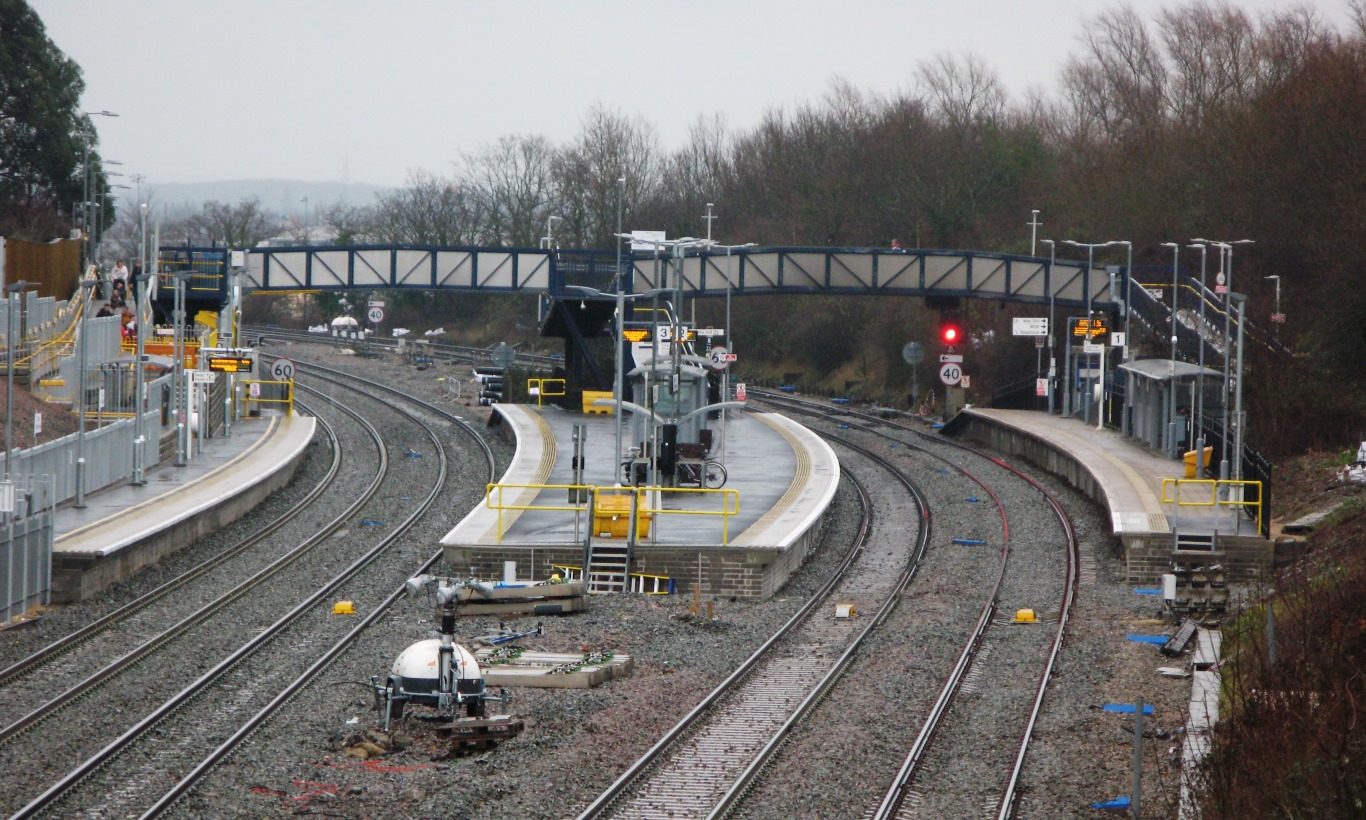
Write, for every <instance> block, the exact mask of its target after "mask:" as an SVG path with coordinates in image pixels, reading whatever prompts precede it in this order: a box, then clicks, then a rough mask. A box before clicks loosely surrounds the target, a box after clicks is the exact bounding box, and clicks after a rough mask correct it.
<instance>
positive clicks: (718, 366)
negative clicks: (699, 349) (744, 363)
mask: <svg viewBox="0 0 1366 820" xmlns="http://www.w3.org/2000/svg"><path fill="white" fill-rule="evenodd" d="M733 361H735V354H734V353H731V352H730V351H729V350H727V349H726V348H725V346H724V345H717V346H716V347H713V348H712V349H711V369H712V370H725V369H726V368H727V367H730V363H731V362H733Z"/></svg>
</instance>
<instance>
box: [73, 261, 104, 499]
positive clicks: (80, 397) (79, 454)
mask: <svg viewBox="0 0 1366 820" xmlns="http://www.w3.org/2000/svg"><path fill="white" fill-rule="evenodd" d="M99 286H100V280H99V276H98V275H97V276H96V277H95V278H94V279H90V280H82V281H81V299H82V302H83V304H82V307H81V321H80V324H79V325H78V326H77V327H78V329H79V334H78V335H79V337H80V338H79V339H78V340H77V342H78V344H77V347H78V348H79V350H78V351H77V352H78V354H79V356H78V358H77V364H76V393H75V401H76V403H77V404H76V408H77V409H76V503H75V506H76V509H78V510H83V509H85V362H86V352H85V349H86V348H87V347H88V346H89V345H90V333H89V328H90V323H89V321H88V319H89V318H90V303H91V302H92V301H93V300H94V298H95V288H97V287H99Z"/></svg>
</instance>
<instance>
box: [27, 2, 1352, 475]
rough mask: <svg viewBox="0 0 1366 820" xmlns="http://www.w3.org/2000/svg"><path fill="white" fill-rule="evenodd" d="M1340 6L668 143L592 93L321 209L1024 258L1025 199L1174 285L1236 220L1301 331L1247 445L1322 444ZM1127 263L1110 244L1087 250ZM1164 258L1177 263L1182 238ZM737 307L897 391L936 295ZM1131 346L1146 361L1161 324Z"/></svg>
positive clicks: (989, 352)
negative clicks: (1036, 82)
mask: <svg viewBox="0 0 1366 820" xmlns="http://www.w3.org/2000/svg"><path fill="white" fill-rule="evenodd" d="M4 2H12V0H4ZM1348 9H1349V11H1350V13H1351V19H1352V25H1351V26H1350V27H1349V29H1348V30H1346V31H1342V30H1338V29H1336V28H1334V27H1333V26H1330V25H1329V24H1327V23H1325V22H1324V21H1323V20H1322V18H1321V17H1320V16H1319V15H1318V14H1317V13H1316V12H1315V11H1313V10H1312V9H1309V8H1305V7H1300V8H1292V9H1288V10H1285V11H1281V12H1276V13H1270V14H1265V15H1262V16H1254V15H1251V14H1249V13H1247V12H1245V11H1243V10H1241V9H1239V8H1237V7H1235V6H1233V5H1229V4H1227V3H1223V2H1209V1H1208V0H1200V1H1198V2H1191V3H1185V4H1181V5H1174V6H1171V7H1169V8H1167V9H1165V10H1163V11H1161V12H1160V13H1158V14H1157V15H1155V16H1154V17H1153V18H1151V19H1145V18H1143V17H1141V16H1140V15H1139V14H1138V13H1137V12H1136V11H1134V10H1133V9H1132V8H1129V7H1127V6H1117V7H1115V8H1113V9H1110V10H1106V11H1103V12H1101V13H1099V14H1097V15H1096V16H1094V17H1091V18H1089V19H1087V20H1085V21H1084V23H1083V25H1082V28H1081V31H1082V34H1081V36H1080V37H1079V39H1078V45H1077V47H1076V49H1075V51H1074V53H1073V54H1072V55H1071V56H1070V58H1069V59H1068V61H1067V63H1066V65H1065V67H1064V69H1063V70H1062V72H1061V75H1060V77H1059V78H1058V84H1057V90H1056V93H1053V94H1051V95H1050V94H1046V93H1044V92H1043V91H1041V90H1034V91H1031V92H1030V93H1028V94H1027V95H1025V97H1024V98H1023V99H1013V98H1012V97H1011V96H1010V95H1009V94H1008V93H1007V91H1006V90H1005V88H1004V86H1003V85H1002V83H1001V81H1000V78H999V76H998V75H997V74H996V72H995V71H994V70H993V69H992V68H991V66H990V65H989V64H987V63H986V62H985V61H984V60H982V59H980V58H978V57H975V56H972V55H965V56H960V55H944V56H940V57H937V58H934V59H931V60H927V61H924V62H922V63H920V64H918V65H916V66H915V67H914V68H913V70H912V72H911V80H912V82H911V83H910V85H909V87H908V88H907V89H906V90H904V91H900V92H896V93H893V94H888V95H877V94H872V93H868V92H865V91H862V90H860V89H858V88H855V87H854V86H852V85H851V84H849V83H847V82H844V81H841V80H838V79H836V80H834V81H832V82H831V84H830V86H829V88H828V89H827V90H826V91H825V93H824V95H823V97H821V98H820V99H818V100H815V101H812V102H809V103H806V104H802V105H797V106H792V107H786V108H773V109H770V110H769V111H768V112H766V113H765V114H764V115H763V117H762V118H761V120H760V121H759V122H758V123H757V124H755V125H753V126H751V127H748V128H742V129H736V128H732V127H731V126H730V125H729V124H728V123H727V122H726V121H725V120H724V118H722V117H719V116H699V117H698V119H697V120H696V121H695V122H694V124H693V126H692V128H691V129H690V133H689V136H688V138H687V140H686V141H685V143H684V144H683V146H682V147H681V148H679V149H677V150H674V151H667V150H665V149H664V147H663V145H662V143H661V140H660V139H659V136H658V134H657V132H656V130H655V128H654V127H653V126H652V125H651V124H650V123H648V122H646V121H644V120H642V119H640V118H632V117H628V116H625V115H623V114H621V113H620V112H619V111H617V110H615V109H613V108H611V107H610V106H608V105H605V104H599V105H596V106H594V107H593V108H592V109H591V110H589V111H588V112H587V113H586V115H585V116H584V119H583V122H582V124H581V127H580V129H579V132H578V133H577V134H576V136H574V137H573V138H572V139H570V140H568V141H567V142H566V143H564V144H558V145H557V144H554V143H552V142H551V141H550V140H548V139H547V138H546V137H544V136H540V135H528V134H519V135H509V136H505V137H503V138H501V139H499V140H497V141H495V142H493V143H491V144H487V145H483V146H480V147H478V148H476V149H474V150H471V151H467V152H462V153H460V154H459V155H458V156H456V157H454V158H453V161H452V165H451V167H450V169H449V170H447V171H445V172H441V171H436V170H430V169H415V170H413V171H412V172H411V173H410V177H409V179H408V181H407V183H406V184H405V185H404V186H403V187H401V188H399V189H396V190H393V191H390V192H387V193H384V194H381V195H378V196H377V197H376V200H375V202H374V203H373V204H372V205H370V206H369V207H365V208H355V207H350V206H346V205H342V204H337V205H333V206H328V207H323V208H320V209H318V211H317V212H316V214H315V220H314V221H315V222H317V223H320V225H322V226H326V228H327V233H328V235H329V237H330V240H331V241H336V242H339V243H342V244H345V243H366V242H375V243H415V244H439V245H507V246H519V247H535V246H536V245H538V244H539V242H540V240H541V238H542V237H543V236H544V235H545V234H546V229H547V221H548V220H549V219H550V218H551V217H556V218H557V219H556V221H555V224H554V226H553V234H554V237H555V241H556V243H557V244H558V245H561V246H565V247H588V248H600V249H609V248H612V247H614V246H615V239H614V238H613V235H614V234H615V232H616V231H617V225H618V219H619V216H618V214H619V212H620V213H621V214H622V216H621V217H620V218H621V222H622V224H623V226H624V227H625V228H626V229H627V230H630V229H647V228H648V229H657V230H658V229H662V230H665V231H667V232H668V234H669V235H670V236H682V235H692V236H697V235H705V233H706V231H707V228H706V225H705V223H704V221H703V215H704V214H705V213H706V212H707V205H708V203H712V204H713V205H714V208H713V213H714V214H715V215H716V216H717V217H718V218H717V220H716V222H715V224H714V233H713V235H714V236H715V238H717V239H718V240H719V241H721V242H725V243H743V242H754V243H757V244H759V245H807V246H810V245H818V246H836V247H841V246H849V247H868V246H872V247H886V246H887V245H888V243H889V242H890V241H891V240H892V239H893V238H897V239H900V241H901V243H902V244H903V245H905V246H907V247H921V248H968V249H976V250H987V251H999V252H1006V253H1029V252H1031V247H1030V236H1031V234H1030V230H1031V229H1030V227H1029V226H1027V225H1026V223H1027V222H1028V221H1029V219H1030V214H1031V212H1032V211H1033V210H1035V209H1037V210H1039V211H1040V212H1041V214H1042V223H1043V225H1042V227H1041V228H1040V229H1039V232H1038V236H1039V237H1040V238H1049V239H1052V240H1054V241H1055V242H1058V243H1059V244H1058V245H1055V246H1054V247H1055V249H1056V251H1057V253H1058V254H1059V255H1060V256H1061V255H1062V254H1063V253H1064V252H1067V251H1068V250H1069V249H1068V248H1066V247H1065V246H1062V245H1061V244H1060V243H1061V240H1064V239H1075V240H1078V241H1080V242H1102V241H1107V240H1127V241H1130V242H1132V243H1133V255H1134V264H1135V270H1136V279H1137V280H1138V281H1140V282H1143V281H1158V282H1160V281H1163V280H1164V279H1166V280H1168V281H1169V279H1168V276H1169V272H1170V269H1171V264H1172V253H1171V251H1170V250H1169V249H1166V248H1164V247H1162V243H1163V242H1178V243H1182V244H1186V243H1188V242H1189V241H1190V240H1191V239H1193V238H1195V237H1207V238H1213V239H1218V240H1237V239H1252V240H1255V244H1252V245H1243V246H1239V247H1238V249H1237V251H1236V267H1235V269H1234V274H1235V276H1236V279H1235V282H1234V289H1235V290H1237V291H1240V292H1245V293H1247V294H1248V295H1249V305H1250V307H1249V316H1250V317H1251V318H1252V320H1253V321H1254V322H1256V323H1258V324H1260V325H1262V326H1264V327H1270V326H1271V325H1270V315H1271V313H1272V312H1273V310H1274V307H1275V305H1274V299H1275V294H1274V290H1275V283H1274V282H1273V281H1271V280H1268V279H1266V277H1268V276H1273V275H1274V276H1279V277H1280V279H1279V284H1280V286H1281V304H1280V309H1281V312H1282V313H1284V314H1286V317H1287V321H1286V322H1285V323H1284V324H1283V325H1280V326H1279V327H1276V328H1275V330H1276V331H1277V332H1278V334H1279V337H1280V340H1281V341H1282V342H1285V343H1286V344H1287V345H1288V346H1289V347H1290V348H1291V349H1292V350H1293V351H1294V356H1293V357H1286V356H1284V355H1281V354H1278V353H1276V352H1275V351H1274V350H1272V349H1271V348H1269V347H1265V346H1261V345H1253V346H1252V347H1251V349H1250V350H1249V354H1248V355H1249V359H1248V373H1249V374H1250V375H1249V376H1248V378H1247V379H1246V380H1245V381H1246V383H1245V397H1246V399H1247V401H1248V403H1249V408H1250V414H1251V417H1252V418H1253V419H1254V425H1253V427H1252V429H1251V431H1250V432H1251V433H1252V440H1253V441H1255V442H1256V443H1258V444H1259V445H1260V446H1263V447H1265V448H1266V449H1267V450H1268V451H1269V452H1271V453H1273V454H1274V453H1276V452H1289V451H1292V450H1298V449H1303V448H1305V447H1309V446H1320V445H1321V446H1329V445H1331V446H1338V445H1340V444H1341V442H1342V441H1343V440H1344V439H1350V438H1352V437H1354V436H1356V435H1357V434H1358V433H1359V432H1360V430H1359V428H1360V419H1361V416H1362V408H1363V406H1366V402H1363V400H1362V399H1361V398H1359V396H1361V394H1362V388H1363V387H1366V383H1364V382H1366V368H1362V367H1361V366H1360V361H1361V359H1362V353H1363V351H1366V330H1364V329H1366V289H1362V288H1360V287H1358V286H1356V281H1357V274H1356V272H1357V271H1358V270H1360V269H1361V268H1362V265H1363V262H1366V259H1364V258H1363V257H1366V248H1363V247H1362V243H1361V242H1360V241H1359V239H1360V238H1361V237H1362V236H1363V230H1362V219H1363V216H1362V215H1363V214H1364V213H1366V167H1363V166H1364V165H1366V157H1364V156H1363V155H1362V152H1361V150H1360V146H1361V145H1363V144H1366V140H1363V136H1366V134H1363V130H1364V129H1366V5H1363V0H1348ZM5 156H8V154H5ZM618 180H625V182H624V183H622V184H621V185H620V186H619V183H618ZM54 202H56V203H57V207H58V209H60V203H59V202H58V201H57V199H54ZM313 229H314V230H317V229H318V226H313ZM161 230H162V233H161V235H162V241H163V242H165V241H167V239H168V238H175V237H177V236H184V237H185V240H186V241H189V238H190V237H197V238H199V240H200V241H203V240H204V239H208V240H210V241H226V242H227V243H228V244H230V245H233V246H239V247H240V246H249V245H253V244H255V243H256V242H257V241H260V240H261V239H264V238H267V237H270V236H276V235H279V234H281V233H284V234H286V235H287V236H289V235H292V236H295V237H304V236H311V235H312V234H306V233H305V226H303V225H301V224H299V222H298V220H297V219H296V220H293V221H292V222H291V221H289V220H285V219H283V218H281V217H279V216H278V215H274V214H271V213H269V212H267V211H266V210H265V209H263V208H262V207H261V205H260V203H259V201H256V200H244V201H243V202H240V203H235V204H230V203H207V204H205V205H204V206H203V208H202V210H201V212H198V213H194V214H190V215H187V216H185V217H184V218H183V220H182V221H180V222H178V223H173V224H167V225H164V226H163V227H162V229H161ZM116 233H117V231H116ZM1035 252H1039V253H1043V255H1047V254H1046V252H1044V251H1043V250H1042V246H1040V248H1039V249H1036V250H1035ZM1073 253H1075V251H1073ZM1074 258H1075V257H1074ZM1214 259H1216V255H1215V254H1210V260H1211V267H1210V271H1209V272H1210V276H1211V278H1212V277H1213V275H1214V273H1215V272H1216V268H1215V263H1214V262H1213V260H1214ZM1125 261H1126V258H1125V256H1124V255H1123V251H1122V250H1110V251H1104V252H1102V253H1101V254H1100V255H1098V256H1097V258H1096V262H1097V263H1098V264H1124V263H1125ZM1179 263H1180V265H1181V266H1182V268H1183V269H1184V270H1185V271H1186V272H1187V273H1198V264H1199V263H1198V257H1197V256H1196V254H1195V253H1194V252H1193V251H1183V253H1182V254H1181V257H1180V258H1179ZM1164 271H1165V272H1166V273H1165V274H1164V273H1163V272H1164ZM408 298H410V299H412V300H413V301H414V305H413V310H414V311H415V312H416V311H420V310H428V311H430V312H432V313H434V314H439V313H440V312H441V311H444V310H447V309H448V308H450V306H451V305H459V306H460V308H459V310H458V311H456V312H457V313H459V314H460V315H462V316H463V315H470V316H474V315H476V314H478V313H479V309H478V308H476V307H475V306H474V305H473V303H468V304H467V303H464V302H461V300H459V299H454V298H452V299H450V300H440V299H439V300H435V301H434V300H433V299H431V298H427V297H408ZM517 305H518V303H516V302H515V301H513V302H510V303H509V305H508V306H507V307H506V309H505V310H499V311H493V314H494V315H492V316H481V317H480V318H481V321H483V326H484V327H485V329H490V330H497V331H498V332H501V333H513V332H515V331H516V328H514V327H512V324H514V321H513V317H514V316H516V315H518V311H519V310H521V308H520V307H518V306H517ZM330 309H331V305H330V304H324V305H323V306H322V307H321V308H320V310H321V311H322V312H323V313H326V312H327V310H330ZM719 310H720V307H719V306H717V305H710V304H703V305H702V306H700V307H699V309H698V312H699V316H703V317H711V318H714V317H715V316H716V315H717V313H718V312H719ZM1029 312H1030V311H1028V310H1025V311H1024V314H1028V313H1029ZM1033 312H1037V311H1033ZM734 314H735V324H736V326H737V328H738V329H739V334H738V335H739V336H740V338H738V339H737V344H738V345H739V346H740V347H741V348H742V349H743V350H745V351H746V356H745V364H746V366H747V367H750V368H754V369H755V371H756V372H764V373H770V374H782V373H793V374H800V375H801V376H802V377H803V378H805V379H806V380H808V381H810V382H812V383H817V384H823V385H827V386H832V387H839V386H844V385H849V386H850V387H851V389H853V388H854V386H855V385H858V388H857V389H862V390H867V391H870V393H871V394H872V395H873V396H874V397H877V398H881V399H884V400H904V397H905V393H906V390H907V388H908V386H909V385H910V383H911V382H912V380H913V379H914V378H916V376H915V374H913V373H911V372H910V371H909V368H907V366H906V365H905V364H904V363H903V362H902V361H901V358H900V350H901V348H902V346H903V345H904V344H905V342H907V341H913V340H920V341H924V342H929V341H930V340H931V330H930V328H931V326H932V315H931V314H928V313H927V312H926V311H925V310H924V308H923V306H922V305H921V304H920V303H919V301H918V300H910V299H905V298H897V297H885V296H882V297H867V298H855V299H850V298H840V299H833V298H832V299H826V298H810V297H802V298H797V297H776V296H774V297H750V298H746V299H742V300H737V301H736V303H735V306H734ZM964 314H965V315H964V319H965V321H966V322H967V324H968V328H969V331H970V332H971V333H972V334H973V337H974V339H975V340H976V342H977V344H978V347H977V348H976V349H975V350H974V351H973V353H974V355H973V358H972V359H971V360H970V362H969V369H970V370H971V371H972V372H974V393H975V394H976V396H979V397H983V398H979V400H985V399H987V398H989V392H988V391H989V390H990V389H991V388H992V387H994V386H1000V385H1004V384H1006V383H1008V382H1010V381H1013V380H1015V379H1016V378H1017V377H1018V375H1019V374H1021V373H1032V372H1033V369H1034V366H1035V361H1036V360H1035V353H1034V351H1033V350H1032V349H1023V348H1021V347H1020V346H1018V345H1017V344H1016V343H1015V342H1014V341H1013V340H1012V339H1011V338H1010V335H1009V318H1010V317H1011V316H1012V315H1024V314H1021V309H1019V308H1015V307H1009V306H1002V305H992V304H985V303H974V304H969V305H967V306H966V307H965V309H964ZM524 319H525V317H523V320H524ZM416 320H417V317H416V314H415V321H416ZM493 320H497V321H493ZM490 322H492V323H490ZM443 323H447V321H446V319H445V317H443V316H441V315H434V316H433V319H432V322H431V324H433V325H439V324H443ZM521 324H522V325H523V330H524V331H525V332H532V333H534V329H532V328H526V324H527V322H525V321H521ZM851 328H854V329H856V330H857V332H856V333H851V332H850V329H851ZM1139 344H1140V346H1144V345H1146V348H1147V350H1148V353H1149V354H1150V355H1152V354H1160V352H1161V351H1162V350H1163V349H1164V348H1163V345H1164V344H1165V342H1164V341H1163V340H1162V339H1151V338H1150V339H1141V340H1139ZM928 375H929V374H919V376H920V381H921V382H922V383H923V382H924V381H926V380H927V379H926V377H927V376H928ZM978 385H980V387H979V386H978Z"/></svg>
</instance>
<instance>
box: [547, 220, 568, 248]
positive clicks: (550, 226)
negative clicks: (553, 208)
mask: <svg viewBox="0 0 1366 820" xmlns="http://www.w3.org/2000/svg"><path fill="white" fill-rule="evenodd" d="M563 221H564V217H562V216H547V217H546V218H545V236H543V237H541V247H542V248H545V249H546V250H552V251H553V250H555V229H554V225H555V223H556V222H563Z"/></svg>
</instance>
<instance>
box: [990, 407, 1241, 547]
mask: <svg viewBox="0 0 1366 820" xmlns="http://www.w3.org/2000/svg"><path fill="white" fill-rule="evenodd" d="M963 412H964V413H968V414H972V415H976V416H980V417H983V418H987V419H990V420H992V421H993V422H995V423H997V424H1000V425H1002V426H1005V427H1011V428H1014V429H1017V430H1020V431H1023V432H1026V433H1029V434H1032V435H1034V436H1035V437H1037V438H1040V439H1042V440H1044V441H1046V442H1048V443H1050V444H1051V445H1052V446H1053V447H1054V448H1055V449H1058V450H1061V451H1063V452H1065V453H1067V454H1068V455H1070V456H1071V457H1072V458H1073V459H1074V460H1076V461H1077V462H1078V463H1080V464H1082V465H1083V466H1084V467H1085V468H1086V469H1087V470H1089V471H1090V473H1091V474H1092V475H1093V476H1094V477H1095V479H1096V481H1097V482H1098V483H1099V484H1100V485H1101V488H1102V489H1103V490H1104V493H1105V497H1106V500H1107V502H1108V506H1109V509H1110V517H1111V523H1112V525H1113V527H1114V532H1115V534H1116V535H1127V534H1151V533H1169V532H1172V531H1173V530H1178V531H1180V532H1183V533H1199V534H1209V533H1213V532H1216V531H1217V532H1219V533H1221V534H1224V535H1237V534H1242V535H1255V534H1256V525H1255V524H1253V523H1252V522H1250V521H1249V520H1248V519H1247V518H1246V517H1245V516H1242V515H1239V514H1238V513H1237V508H1235V507H1230V506H1226V505H1215V506H1180V507H1178V506H1177V505H1176V504H1173V503H1166V504H1164V503H1163V502H1162V498H1163V495H1162V487H1163V481H1164V480H1166V479H1183V480H1184V479H1185V477H1186V474H1185V464H1184V463H1183V462H1181V461H1177V460H1174V459H1169V458H1163V457H1162V456H1161V455H1158V454H1157V453H1154V452H1153V451H1152V450H1149V449H1148V448H1146V447H1143V446H1140V445H1138V444H1135V443H1134V442H1133V441H1130V440H1129V439H1126V438H1125V437H1124V436H1122V435H1120V434H1119V433H1118V432H1117V431H1115V430H1110V429H1103V430H1097V429H1096V427H1095V425H1093V424H1087V423H1085V422H1083V421H1080V420H1078V419H1070V418H1063V417H1061V416H1056V415H1052V414H1049V413H1041V412H1038V411H1034V410H997V409H994V408H976V407H974V408H968V409H966V410H964V411H963ZM1170 492H1174V491H1171V490H1169V493H1170ZM1209 497H1210V489H1209V485H1207V484H1202V485H1194V484H1190V485H1184V486H1183V487H1182V489H1181V498H1182V499H1183V500H1185V501H1187V502H1191V501H1194V500H1197V499H1199V500H1205V501H1207V500H1209Z"/></svg>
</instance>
